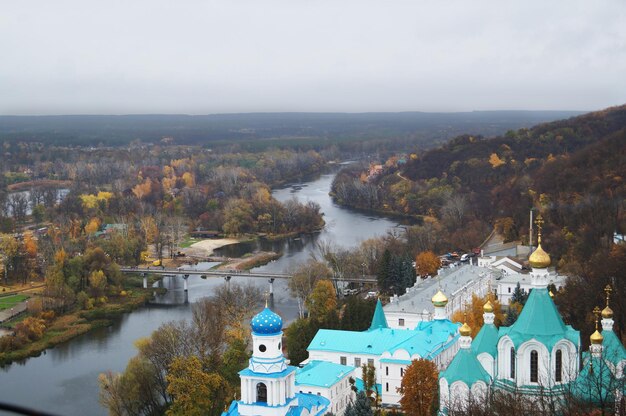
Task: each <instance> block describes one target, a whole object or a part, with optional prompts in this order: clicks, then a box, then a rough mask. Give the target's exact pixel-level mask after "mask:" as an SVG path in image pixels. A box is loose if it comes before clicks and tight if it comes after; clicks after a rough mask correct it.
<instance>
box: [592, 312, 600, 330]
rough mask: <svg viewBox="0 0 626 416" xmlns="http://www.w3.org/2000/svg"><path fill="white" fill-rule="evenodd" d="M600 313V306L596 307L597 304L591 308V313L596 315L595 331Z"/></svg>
mask: <svg viewBox="0 0 626 416" xmlns="http://www.w3.org/2000/svg"><path fill="white" fill-rule="evenodd" d="M600 313H601V311H600V308H598V307H597V306H596V307H595V308H593V314H594V315H595V316H596V331H597V330H598V319H599V317H600Z"/></svg>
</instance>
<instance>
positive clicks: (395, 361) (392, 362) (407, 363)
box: [380, 358, 411, 365]
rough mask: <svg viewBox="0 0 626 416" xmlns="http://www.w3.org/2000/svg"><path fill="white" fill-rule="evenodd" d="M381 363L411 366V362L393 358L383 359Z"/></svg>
mask: <svg viewBox="0 0 626 416" xmlns="http://www.w3.org/2000/svg"><path fill="white" fill-rule="evenodd" d="M380 362H381V363H388V364H402V365H411V360H396V359H393V358H381V360H380Z"/></svg>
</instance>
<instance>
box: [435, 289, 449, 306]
mask: <svg viewBox="0 0 626 416" xmlns="http://www.w3.org/2000/svg"><path fill="white" fill-rule="evenodd" d="M431 302H432V303H433V305H435V306H436V307H440V308H442V307H444V306H446V305H447V304H448V298H447V297H446V295H444V294H443V292H442V291H441V290H438V291H437V293H435V296H433V298H432V299H431Z"/></svg>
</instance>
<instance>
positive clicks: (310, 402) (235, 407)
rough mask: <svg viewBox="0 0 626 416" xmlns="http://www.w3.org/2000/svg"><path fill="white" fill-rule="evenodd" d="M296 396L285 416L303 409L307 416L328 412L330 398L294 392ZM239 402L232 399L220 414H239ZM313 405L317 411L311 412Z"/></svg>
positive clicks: (227, 415) (226, 415) (300, 411)
mask: <svg viewBox="0 0 626 416" xmlns="http://www.w3.org/2000/svg"><path fill="white" fill-rule="evenodd" d="M296 398H297V399H298V405H297V406H290V407H289V410H288V411H287V413H286V416H300V415H301V414H302V411H303V410H305V409H306V410H307V412H308V413H309V416H322V415H325V414H326V413H327V412H328V406H329V405H330V400H328V399H327V398H325V397H322V396H318V395H316V394H308V393H296ZM239 403H240V402H238V401H237V400H233V401H232V402H231V403H230V406H229V407H228V410H227V411H225V412H222V415H221V416H239ZM313 407H317V412H315V413H311V410H312V409H313Z"/></svg>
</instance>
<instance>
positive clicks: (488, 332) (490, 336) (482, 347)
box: [472, 324, 498, 358]
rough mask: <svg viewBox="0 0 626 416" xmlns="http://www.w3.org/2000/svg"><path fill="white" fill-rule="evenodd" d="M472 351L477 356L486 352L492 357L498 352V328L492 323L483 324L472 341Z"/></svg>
mask: <svg viewBox="0 0 626 416" xmlns="http://www.w3.org/2000/svg"><path fill="white" fill-rule="evenodd" d="M472 351H474V354H476V356H477V357H478V355H479V354H482V353H483V352H486V353H487V354H489V355H491V356H492V357H493V358H496V355H497V354H498V328H496V326H495V325H494V324H484V325H483V327H482V328H480V331H478V334H476V338H474V340H473V341H472Z"/></svg>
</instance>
